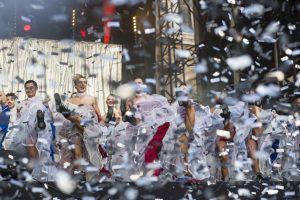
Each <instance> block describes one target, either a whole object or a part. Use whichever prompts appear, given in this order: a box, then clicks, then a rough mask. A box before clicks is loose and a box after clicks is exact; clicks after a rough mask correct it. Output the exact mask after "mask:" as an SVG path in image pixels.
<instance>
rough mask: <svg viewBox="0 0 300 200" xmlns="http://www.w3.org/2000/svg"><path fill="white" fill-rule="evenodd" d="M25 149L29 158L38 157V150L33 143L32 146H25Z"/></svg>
mask: <svg viewBox="0 0 300 200" xmlns="http://www.w3.org/2000/svg"><path fill="white" fill-rule="evenodd" d="M27 151H28V155H29V158H30V159H31V160H36V159H38V157H39V152H38V150H37V149H36V147H35V146H34V145H33V146H27Z"/></svg>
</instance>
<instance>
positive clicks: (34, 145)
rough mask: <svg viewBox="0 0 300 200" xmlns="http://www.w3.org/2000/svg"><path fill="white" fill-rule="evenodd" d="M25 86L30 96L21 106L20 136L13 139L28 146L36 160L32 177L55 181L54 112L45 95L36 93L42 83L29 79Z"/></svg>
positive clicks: (31, 155)
mask: <svg viewBox="0 0 300 200" xmlns="http://www.w3.org/2000/svg"><path fill="white" fill-rule="evenodd" d="M24 87H25V92H26V95H27V97H28V98H27V99H25V100H23V101H22V102H21V103H20V104H19V105H18V108H17V112H18V113H17V115H18V117H17V121H16V124H17V126H14V128H13V131H16V133H14V135H15V136H16V137H14V139H13V140H14V143H16V144H20V143H21V144H23V145H24V146H25V148H26V149H27V152H28V155H29V158H30V159H31V161H32V163H35V164H34V165H33V171H32V176H33V177H34V178H36V179H38V180H43V181H48V180H53V179H54V175H55V172H54V171H55V170H56V168H55V166H54V165H53V162H52V160H51V157H50V146H51V141H52V134H51V131H52V130H51V125H50V123H49V122H52V118H51V113H50V111H49V110H48V105H45V104H44V102H43V98H42V97H40V96H36V92H37V90H38V85H37V83H36V82H35V81H34V80H28V81H26V82H25V84H24ZM15 139H16V140H17V141H15ZM17 149H18V147H17Z"/></svg>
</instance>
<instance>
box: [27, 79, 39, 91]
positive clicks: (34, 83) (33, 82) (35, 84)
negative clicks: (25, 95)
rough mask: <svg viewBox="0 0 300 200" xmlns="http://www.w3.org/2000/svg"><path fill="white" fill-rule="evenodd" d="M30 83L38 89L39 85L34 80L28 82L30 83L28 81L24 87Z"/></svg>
mask: <svg viewBox="0 0 300 200" xmlns="http://www.w3.org/2000/svg"><path fill="white" fill-rule="evenodd" d="M29 83H32V84H33V85H34V86H35V88H36V89H38V85H37V83H36V82H35V81H34V80H28V81H26V82H25V83H24V87H25V86H26V85H27V84H29Z"/></svg>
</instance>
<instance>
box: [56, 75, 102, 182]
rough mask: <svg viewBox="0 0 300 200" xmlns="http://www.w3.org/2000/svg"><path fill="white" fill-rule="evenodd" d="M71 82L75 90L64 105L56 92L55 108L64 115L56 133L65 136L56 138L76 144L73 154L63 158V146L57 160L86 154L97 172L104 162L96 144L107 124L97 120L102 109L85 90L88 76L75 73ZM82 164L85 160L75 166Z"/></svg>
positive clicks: (78, 158)
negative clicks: (59, 129) (61, 126)
mask: <svg viewBox="0 0 300 200" xmlns="http://www.w3.org/2000/svg"><path fill="white" fill-rule="evenodd" d="M73 82H74V85H75V89H76V91H77V92H76V94H75V95H72V97H71V98H70V99H69V100H68V102H66V105H63V104H62V101H61V99H60V96H59V94H57V93H56V94H55V101H56V104H57V111H58V112H61V113H62V114H63V115H64V117H65V118H66V119H67V120H65V121H64V124H63V128H62V129H61V131H60V132H59V135H60V136H59V137H60V138H62V137H63V138H64V140H63V141H62V140H60V141H58V142H63V143H64V142H67V144H71V145H72V144H74V145H75V148H74V151H73V155H74V156H73V155H72V154H68V155H70V156H71V157H69V158H66V156H65V151H66V149H64V150H63V151H61V157H63V158H61V160H60V163H61V164H62V165H65V164H66V163H67V164H68V165H69V164H72V163H73V161H74V160H72V157H74V158H75V160H77V161H79V160H80V159H82V158H85V159H86V161H88V162H89V163H91V164H92V165H93V166H95V167H96V168H98V170H97V171H95V174H98V172H99V171H100V170H101V169H102V167H103V165H104V159H103V158H102V155H101V153H100V151H99V145H101V138H102V137H103V132H105V131H106V127H105V126H104V124H101V123H100V122H101V113H100V109H99V107H98V103H97V100H96V98H95V97H92V96H90V95H87V94H86V90H87V79H86V78H85V76H83V75H80V74H76V75H75V76H74V78H73ZM103 142H105V141H103ZM69 146H70V145H67V146H66V147H67V148H68V147H69ZM82 165H83V166H84V165H86V164H84V162H79V165H77V167H79V168H80V169H82ZM92 176H93V175H92Z"/></svg>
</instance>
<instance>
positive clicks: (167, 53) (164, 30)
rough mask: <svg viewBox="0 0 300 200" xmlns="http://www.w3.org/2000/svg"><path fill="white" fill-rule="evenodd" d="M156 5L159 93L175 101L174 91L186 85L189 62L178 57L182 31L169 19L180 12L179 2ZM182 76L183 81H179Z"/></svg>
mask: <svg viewBox="0 0 300 200" xmlns="http://www.w3.org/2000/svg"><path fill="white" fill-rule="evenodd" d="M155 3H156V5H155V7H156V65H157V66H156V67H157V68H156V80H157V93H161V94H162V95H164V96H165V97H167V98H168V99H170V100H174V97H175V96H174V93H175V92H174V89H175V88H176V87H178V86H179V85H180V84H181V83H182V82H183V83H185V66H186V63H187V60H186V59H185V58H179V57H178V56H176V53H175V52H176V50H178V49H179V50H180V49H181V50H183V38H182V31H181V29H180V27H179V25H178V24H177V23H176V22H175V21H176V20H170V19H169V17H170V16H172V15H173V14H174V16H176V14H178V12H179V1H174V0H163V1H159V0H156V1H155ZM179 76H182V79H179Z"/></svg>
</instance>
